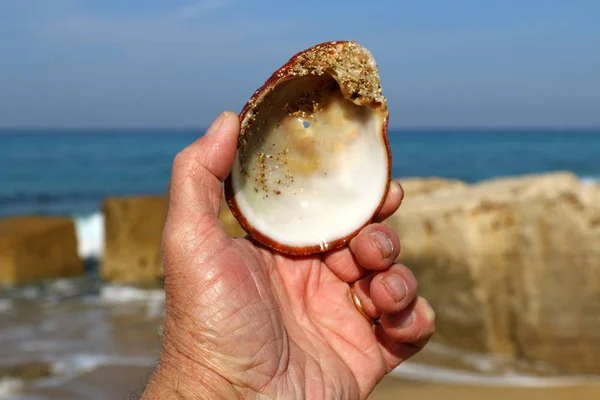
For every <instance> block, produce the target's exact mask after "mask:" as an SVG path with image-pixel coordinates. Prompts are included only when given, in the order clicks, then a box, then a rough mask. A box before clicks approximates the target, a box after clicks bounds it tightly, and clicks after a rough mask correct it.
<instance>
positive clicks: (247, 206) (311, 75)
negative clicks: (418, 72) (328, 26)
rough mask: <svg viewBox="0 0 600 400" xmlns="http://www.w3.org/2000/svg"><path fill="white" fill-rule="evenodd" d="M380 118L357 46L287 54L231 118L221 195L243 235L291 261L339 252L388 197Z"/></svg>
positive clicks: (376, 84)
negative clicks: (233, 148)
mask: <svg viewBox="0 0 600 400" xmlns="http://www.w3.org/2000/svg"><path fill="white" fill-rule="evenodd" d="M388 117H389V116H388V109H387V103H386V99H385V97H384V96H383V94H382V89H381V85H380V80H379V72H378V68H377V64H376V62H375V60H374V58H373V56H372V55H371V53H370V52H369V51H368V50H367V49H365V48H364V47H362V46H360V45H359V44H357V43H356V42H354V41H339V42H327V43H322V44H319V45H316V46H314V47H311V48H309V49H306V50H304V51H302V52H300V53H298V54H296V55H295V56H293V57H292V58H291V59H290V60H289V61H288V62H287V63H286V64H285V65H283V66H282V67H281V68H279V69H278V70H277V71H275V72H274V73H273V74H272V75H271V77H270V78H269V79H268V80H267V81H266V83H264V84H263V85H262V87H260V88H259V89H258V90H257V91H256V92H255V93H254V95H253V96H252V97H251V98H250V100H249V101H248V103H247V104H246V105H245V107H244V108H243V110H242V112H241V113H240V122H241V131H240V135H239V139H238V146H237V154H236V160H235V164H234V167H233V169H232V171H231V173H230V175H229V176H228V177H227V179H226V181H225V196H226V199H227V203H228V204H229V207H230V209H231V211H232V213H233V215H234V216H235V217H236V219H237V220H238V221H239V223H240V225H241V226H242V228H243V229H244V230H245V231H246V232H248V234H249V235H250V236H251V237H252V238H253V239H254V240H256V241H258V242H260V243H262V244H264V245H266V246H268V247H270V248H272V249H275V250H277V251H279V252H282V253H285V254H289V255H295V256H300V255H310V254H315V253H321V252H325V251H329V250H333V249H336V248H339V247H341V246H343V245H344V244H346V243H347V242H348V241H349V240H350V239H352V237H354V236H355V235H357V234H358V232H360V230H361V229H362V228H363V227H365V226H366V225H367V224H369V223H370V222H371V221H372V219H373V217H374V215H375V214H376V213H377V212H378V211H379V210H380V209H381V206H382V205H383V202H384V200H385V197H386V194H387V191H388V189H389V184H390V179H391V152H390V147H389V143H388V138H387V126H388Z"/></svg>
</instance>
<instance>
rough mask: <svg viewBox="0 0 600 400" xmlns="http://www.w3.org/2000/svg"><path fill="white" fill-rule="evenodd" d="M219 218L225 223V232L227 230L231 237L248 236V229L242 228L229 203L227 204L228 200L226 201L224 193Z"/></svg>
mask: <svg viewBox="0 0 600 400" xmlns="http://www.w3.org/2000/svg"><path fill="white" fill-rule="evenodd" d="M219 220H220V221H221V223H222V224H223V227H224V228H225V232H227V235H229V236H230V237H244V236H246V231H244V230H243V229H242V227H241V225H240V224H239V223H238V221H237V219H235V217H234V216H233V214H232V213H231V210H230V209H229V205H228V204H227V201H225V195H223V199H222V200H221V213H220V214H219Z"/></svg>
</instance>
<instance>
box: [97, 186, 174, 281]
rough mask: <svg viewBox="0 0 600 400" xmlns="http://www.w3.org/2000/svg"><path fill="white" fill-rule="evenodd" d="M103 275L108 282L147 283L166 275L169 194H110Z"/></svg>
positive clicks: (106, 201) (105, 208)
mask: <svg viewBox="0 0 600 400" xmlns="http://www.w3.org/2000/svg"><path fill="white" fill-rule="evenodd" d="M103 208H104V217H105V229H104V235H105V249H104V257H103V260H102V266H101V275H102V277H103V279H104V280H106V281H108V282H117V283H128V284H138V285H146V284H153V283H155V282H157V281H160V280H161V279H162V276H163V263H162V249H161V240H162V232H163V229H164V225H165V221H166V216H167V209H168V200H167V197H165V196H138V197H113V198H107V199H106V200H105V201H104V204H103Z"/></svg>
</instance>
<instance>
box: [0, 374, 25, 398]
mask: <svg viewBox="0 0 600 400" xmlns="http://www.w3.org/2000/svg"><path fill="white" fill-rule="evenodd" d="M21 387H23V381H22V380H20V379H16V378H1V379H0V399H1V398H4V397H5V396H8V395H10V394H11V393H13V392H15V391H17V390H19V389H20V388H21Z"/></svg>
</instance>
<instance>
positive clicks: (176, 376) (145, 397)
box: [141, 354, 241, 400]
mask: <svg viewBox="0 0 600 400" xmlns="http://www.w3.org/2000/svg"><path fill="white" fill-rule="evenodd" d="M171 399H173V400H175V399H177V400H188V399H189V400H192V399H194V400H196V399H211V400H212V399H241V396H240V395H239V393H238V392H237V391H236V390H235V388H234V387H233V385H231V383H229V382H228V381H226V380H225V379H223V378H222V377H220V376H219V375H218V374H216V373H215V372H213V371H211V370H210V369H208V368H206V367H205V366H203V365H201V364H199V363H195V362H191V361H190V360H185V359H178V358H174V357H172V356H167V355H164V354H163V355H161V359H160V361H159V363H158V365H157V366H156V368H155V370H154V372H153V374H152V376H151V378H150V380H149V381H148V384H147V385H146V388H145V389H144V392H143V393H142V397H141V400H171Z"/></svg>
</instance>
